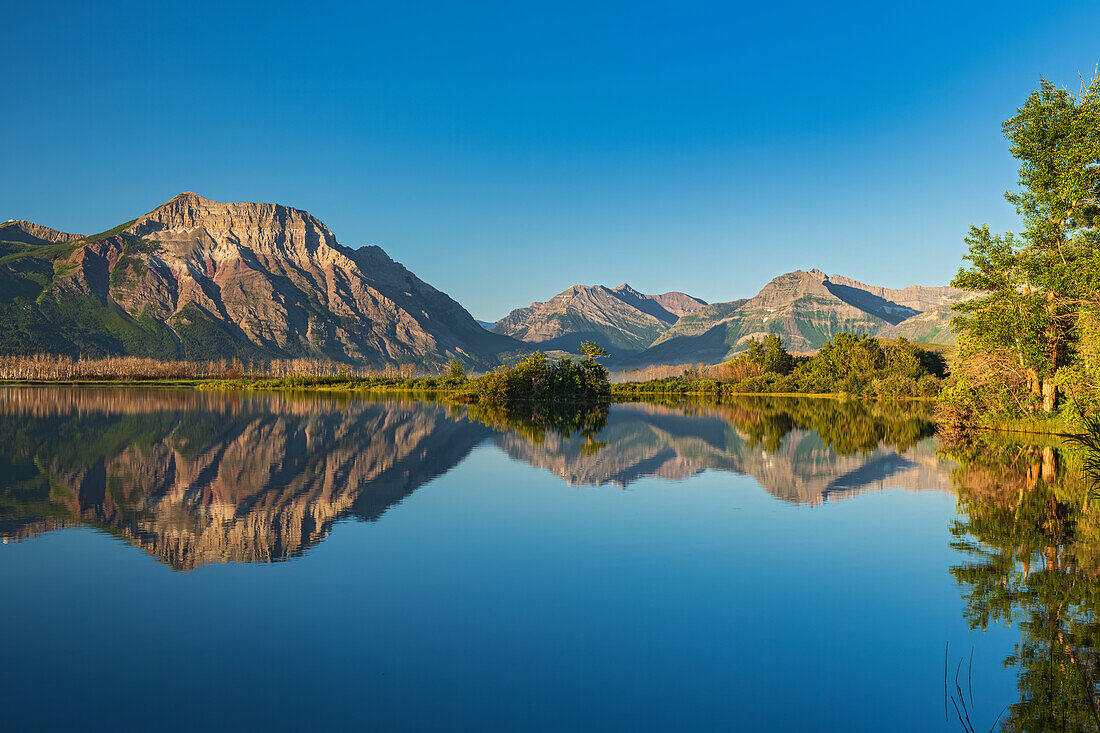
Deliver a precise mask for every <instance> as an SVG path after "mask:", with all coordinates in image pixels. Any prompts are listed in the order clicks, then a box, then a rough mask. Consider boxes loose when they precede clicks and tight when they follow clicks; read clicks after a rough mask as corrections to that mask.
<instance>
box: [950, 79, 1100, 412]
mask: <svg viewBox="0 0 1100 733" xmlns="http://www.w3.org/2000/svg"><path fill="white" fill-rule="evenodd" d="M1004 131H1005V136H1006V137H1007V138H1008V140H1009V141H1010V142H1011V151H1012V155H1013V156H1014V157H1015V158H1016V159H1017V160H1019V161H1020V175H1019V189H1018V190H1017V191H1014V192H1009V193H1008V194H1006V197H1007V198H1008V200H1009V201H1010V202H1011V203H1013V204H1014V205H1015V206H1016V209H1017V211H1018V212H1019V214H1020V215H1021V216H1022V217H1023V221H1024V231H1023V232H1022V233H1021V234H1020V235H1019V236H1017V235H1015V234H1013V233H1011V232H1009V233H1006V234H1003V235H1000V234H994V233H992V232H990V230H989V227H987V226H983V227H972V228H971V230H970V234H969V236H968V237H967V238H966V242H967V244H968V246H969V251H968V253H967V255H966V260H967V261H969V263H970V264H969V265H968V266H967V267H965V268H963V269H961V270H960V271H959V273H958V275H957V276H956V277H955V279H954V281H953V282H952V284H953V285H954V286H956V287H960V288H964V289H967V290H972V291H974V292H975V293H976V295H977V297H975V298H973V299H972V300H968V301H965V302H963V303H961V304H959V305H957V306H955V309H956V311H957V312H958V315H957V316H956V317H955V318H954V320H953V321H952V327H953V328H954V330H955V332H956V334H958V337H959V344H960V347H961V348H960V354H959V360H958V363H957V365H956V368H955V369H954V370H953V377H952V380H951V384H950V385H949V387H948V389H947V390H945V394H944V399H945V403H946V404H947V405H950V406H951V408H952V409H954V410H956V411H959V412H961V413H964V414H966V415H970V416H974V417H977V418H979V419H984V418H988V417H990V416H999V417H1012V416H1020V415H1028V414H1032V413H1035V412H1040V411H1041V412H1045V413H1048V414H1049V413H1052V412H1054V411H1055V410H1056V409H1058V408H1059V405H1060V404H1062V405H1064V406H1065V409H1067V410H1069V411H1072V410H1075V409H1076V408H1075V407H1074V405H1075V404H1077V405H1088V406H1092V407H1095V406H1096V405H1095V403H1096V402H1097V394H1098V391H1097V387H1098V385H1100V76H1098V77H1096V78H1094V79H1093V80H1092V82H1091V84H1089V85H1087V86H1084V87H1083V88H1082V90H1081V93H1080V95H1077V96H1074V95H1072V94H1070V93H1069V92H1067V91H1066V90H1064V89H1058V88H1056V87H1055V86H1054V85H1053V84H1051V83H1050V82H1048V81H1046V80H1043V82H1042V84H1041V86H1040V88H1039V89H1038V90H1036V91H1035V92H1033V93H1032V94H1031V96H1030V97H1029V98H1028V99H1027V101H1026V102H1025V103H1024V105H1023V106H1022V107H1020V109H1019V110H1018V111H1017V113H1016V115H1015V116H1013V117H1012V118H1011V119H1009V120H1008V121H1006V122H1005V124H1004ZM1063 395H1068V396H1069V397H1070V398H1071V399H1069V400H1063V399H1061V398H1062V396H1063Z"/></svg>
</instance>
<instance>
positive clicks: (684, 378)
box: [611, 333, 946, 398]
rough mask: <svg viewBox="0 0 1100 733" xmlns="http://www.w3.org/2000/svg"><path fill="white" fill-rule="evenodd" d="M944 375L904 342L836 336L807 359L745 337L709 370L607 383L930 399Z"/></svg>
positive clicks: (635, 389)
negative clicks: (731, 354)
mask: <svg viewBox="0 0 1100 733" xmlns="http://www.w3.org/2000/svg"><path fill="white" fill-rule="evenodd" d="M945 373H946V362H945V361H944V358H943V357H942V356H941V355H940V354H939V353H937V352H935V351H932V350H931V349H929V348H926V347H925V346H922V345H920V344H914V343H911V342H909V341H906V340H905V339H903V338H902V339H897V340H896V341H887V340H883V339H876V338H872V337H870V336H865V335H856V334H851V333H841V334H837V335H836V336H834V337H833V338H832V339H830V340H829V341H828V342H826V343H825V346H823V347H822V348H821V350H820V351H818V352H817V353H816V354H814V355H813V356H794V355H793V354H791V353H789V352H788V351H787V349H786V347H785V346H784V344H783V339H782V338H781V337H780V336H778V335H774V334H772V335H768V336H765V337H764V338H763V339H755V338H754V339H749V340H748V342H747V348H746V349H745V350H744V351H742V352H741V353H739V354H738V355H737V356H735V357H734V358H732V359H730V360H729V361H727V362H725V363H723V364H719V365H718V366H715V367H707V368H702V369H699V368H695V369H687V370H685V371H684V373H683V374H681V375H679V376H670V377H665V378H663V379H653V380H648V381H639V382H620V383H618V384H614V385H612V387H611V389H612V393H613V394H615V395H620V396H629V395H645V394H704V395H714V396H721V395H735V394H793V393H801V394H846V395H851V396H859V397H882V398H914V397H926V398H929V397H935V396H936V395H937V394H939V391H940V381H941V379H942V378H943V376H944V375H945Z"/></svg>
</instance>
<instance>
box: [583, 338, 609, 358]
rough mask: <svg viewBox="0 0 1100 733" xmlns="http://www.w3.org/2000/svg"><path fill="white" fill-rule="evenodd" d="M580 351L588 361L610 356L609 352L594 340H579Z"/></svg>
mask: <svg viewBox="0 0 1100 733" xmlns="http://www.w3.org/2000/svg"><path fill="white" fill-rule="evenodd" d="M580 353H581V354H582V355H583V356H585V357H587V359H588V361H593V360H595V359H603V358H607V357H609V356H611V354H609V353H607V352H606V351H604V350H603V347H601V346H600V345H599V344H597V343H596V342H595V341H583V342H581V349H580Z"/></svg>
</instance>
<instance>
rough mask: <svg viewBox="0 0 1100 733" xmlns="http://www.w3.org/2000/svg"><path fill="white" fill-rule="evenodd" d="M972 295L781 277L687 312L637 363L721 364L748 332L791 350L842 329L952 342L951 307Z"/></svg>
mask: <svg viewBox="0 0 1100 733" xmlns="http://www.w3.org/2000/svg"><path fill="white" fill-rule="evenodd" d="M969 296H970V294H969V293H968V292H967V291H964V290H958V289H956V288H950V287H923V286H912V287H908V288H903V289H900V290H892V289H890V288H884V287H879V286H875V285H866V284H864V283H861V282H859V281H857V280H852V279H850V278H846V277H843V276H838V275H834V276H829V275H826V274H825V273H824V272H821V271H820V270H810V271H809V272H806V271H803V270H797V271H795V272H789V273H787V274H785V275H780V276H779V277H776V278H774V279H773V280H772V281H771V282H769V283H768V284H767V285H765V286H764V288H763V289H762V290H761V291H760V292H759V293H757V294H756V295H755V296H753V297H752V298H751V299H749V300H738V301H732V302H729V303H714V304H711V305H708V306H705V307H702V308H698V309H696V310H694V311H692V312H691V313H688V314H686V315H684V316H683V317H682V318H680V319H679V320H678V321H677V322H676V323H675V324H674V325H673V326H672V327H671V328H669V329H667V330H666V331H664V332H663V333H662V334H660V335H659V336H658V337H657V338H656V339H654V341H653V343H652V344H651V345H650V347H649V348H648V349H646V350H645V351H643V352H642V353H640V354H637V355H635V356H634V357H633V359H632V361H631V363H634V364H639V365H642V364H686V363H698V362H704V363H709V364H713V363H717V362H720V361H723V360H724V359H727V358H729V357H730V356H731V355H732V354H733V353H735V352H737V351H739V350H740V349H741V348H743V346H742V345H743V344H744V342H745V341H746V340H748V339H749V338H754V337H756V338H759V337H762V336H764V335H767V334H778V335H780V336H782V337H783V341H784V343H785V344H786V345H787V348H788V349H790V350H792V351H796V352H798V351H802V352H805V351H813V350H816V349H819V348H821V347H822V346H824V344H825V342H826V341H828V340H829V339H831V338H832V337H833V336H835V335H836V334H838V333H841V332H844V331H847V332H850V333H860V334H868V335H872V336H882V337H891V338H896V337H898V336H905V337H906V338H910V339H911V340H914V341H922V342H927V343H953V342H954V336H953V335H952V334H951V331H950V328H949V327H948V323H949V321H950V319H951V311H950V307H951V305H952V304H954V303H957V302H959V301H961V300H964V299H965V298H967V297H969Z"/></svg>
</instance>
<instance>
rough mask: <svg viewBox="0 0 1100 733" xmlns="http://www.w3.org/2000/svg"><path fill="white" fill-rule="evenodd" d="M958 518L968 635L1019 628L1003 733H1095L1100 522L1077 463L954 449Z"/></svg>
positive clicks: (1019, 450) (984, 445) (1099, 720)
mask: <svg viewBox="0 0 1100 733" xmlns="http://www.w3.org/2000/svg"><path fill="white" fill-rule="evenodd" d="M945 453H947V454H948V455H949V456H950V457H951V458H952V459H954V460H955V461H956V462H957V463H958V466H957V468H955V469H954V471H953V477H952V478H953V483H954V485H955V487H956V491H957V495H958V508H959V515H960V518H959V519H958V520H956V521H955V522H954V524H953V526H952V528H951V534H952V536H953V538H954V539H953V543H952V544H953V546H954V548H955V549H956V550H958V551H959V552H961V553H963V554H964V555H966V556H967V557H968V558H969V560H968V561H967V562H964V563H962V564H959V565H956V566H954V567H952V568H951V573H952V575H953V576H954V577H955V578H956V580H957V581H958V582H959V584H960V585H961V586H962V587H963V588H964V596H963V597H964V600H965V602H966V608H965V611H964V614H965V617H966V619H967V621H968V622H969V624H970V627H971V628H972V629H983V630H984V629H985V628H987V627H988V626H989V624H991V623H996V622H1000V623H1004V624H1008V625H1011V624H1015V625H1016V626H1017V627H1018V628H1019V631H1020V640H1019V641H1018V642H1017V644H1016V648H1015V652H1014V653H1013V654H1012V655H1010V656H1009V657H1008V658H1007V659H1005V660H1004V663H1005V665H1006V666H1010V667H1015V668H1017V672H1018V687H1019V695H1020V697H1019V701H1018V702H1015V703H1014V704H1012V705H1011V706H1010V708H1009V710H1008V711H1007V712H1006V714H1005V718H1004V720H1003V722H1002V730H1006V731H1085V730H1098V729H1100V694H1098V693H1100V688H1098V684H1100V619H1098V611H1100V605H1098V604H1100V552H1098V549H1100V542H1098V539H1100V515H1098V512H1097V510H1096V507H1091V508H1090V507H1088V506H1087V504H1086V501H1085V498H1086V496H1087V493H1088V487H1087V483H1086V481H1085V480H1084V479H1083V474H1082V471H1081V464H1082V460H1083V458H1084V456H1083V454H1082V453H1081V452H1077V451H1073V450H1067V449H1065V447H1064V446H1063V445H1062V444H1061V443H1060V442H1059V441H1057V440H1055V439H1051V440H1048V441H1046V442H1041V443H1038V444H1032V445H1025V444H1021V443H1019V442H1014V441H1010V440H1005V439H1003V438H997V437H991V436H983V437H981V438H971V439H968V440H963V441H959V442H956V443H954V444H952V445H950V446H948V447H947V448H945Z"/></svg>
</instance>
